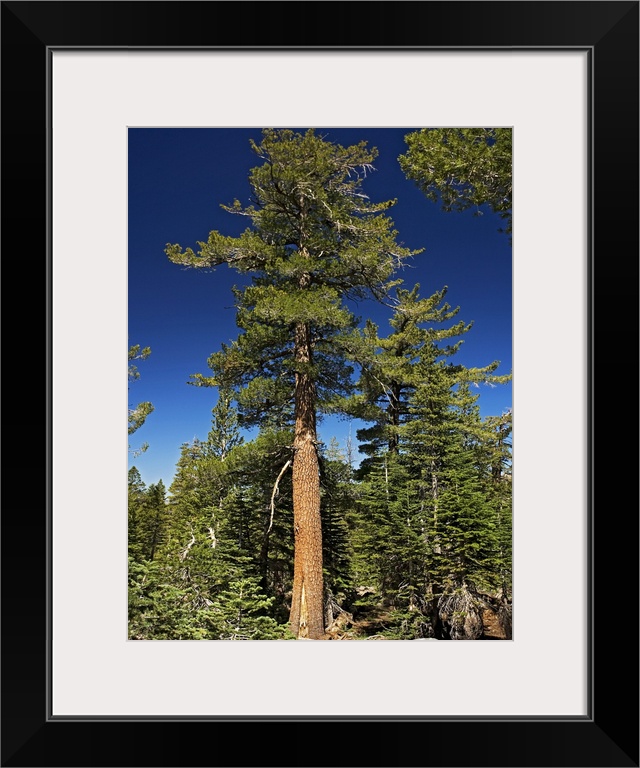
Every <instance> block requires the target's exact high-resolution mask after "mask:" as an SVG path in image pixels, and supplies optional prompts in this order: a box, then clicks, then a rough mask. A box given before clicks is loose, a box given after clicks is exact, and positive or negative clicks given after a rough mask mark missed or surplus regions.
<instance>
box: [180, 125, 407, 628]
mask: <svg viewBox="0 0 640 768" xmlns="http://www.w3.org/2000/svg"><path fill="white" fill-rule="evenodd" d="M251 147H252V149H253V151H254V152H255V153H256V155H257V157H258V158H259V160H260V161H261V165H259V166H257V167H255V168H254V169H253V170H252V171H251V174H250V176H249V182H250V185H251V188H252V203H251V204H250V205H249V206H247V207H243V205H242V204H241V203H240V201H238V200H236V201H235V202H234V203H233V204H232V205H230V206H223V207H224V208H225V209H226V210H228V211H229V212H231V213H234V214H237V215H241V216H245V217H247V218H248V219H249V221H250V222H251V227H250V228H248V229H247V230H245V232H244V233H243V234H242V235H240V236H239V237H226V236H224V235H222V234H220V233H219V232H211V233H210V235H209V238H208V240H207V242H206V243H205V242H200V243H199V244H198V245H199V248H200V250H199V251H198V252H197V253H195V252H194V251H193V250H192V249H190V248H187V249H186V250H185V251H183V250H182V248H181V247H180V246H178V245H171V244H169V245H167V248H166V253H167V255H168V257H169V259H170V260H171V261H173V262H175V263H177V264H181V265H184V266H187V267H196V268H197V267H200V268H203V267H204V268H212V267H216V266H218V265H221V264H228V265H229V266H231V267H234V268H235V269H237V270H238V271H239V272H240V273H243V274H246V275H249V276H251V279H252V284H251V285H249V286H247V287H245V288H243V289H236V290H235V297H236V304H237V323H238V326H239V327H240V328H241V330H242V333H241V335H240V336H239V337H238V339H237V340H236V341H234V342H233V343H231V344H230V345H223V347H222V350H221V351H220V352H217V353H214V354H213V355H211V357H210V358H209V367H210V368H211V370H212V371H213V377H210V378H207V377H204V376H202V375H199V376H198V375H197V376H196V377H194V380H195V382H196V383H200V384H203V385H214V386H220V387H223V388H228V389H233V390H234V391H235V393H236V398H237V401H238V403H239V406H240V411H241V415H242V418H243V423H244V424H252V423H253V424H256V423H257V424H260V423H261V421H263V418H264V417H265V416H266V415H267V414H269V415H270V416H271V418H273V417H274V414H275V415H276V417H278V416H279V415H280V414H283V415H284V416H285V418H286V417H287V416H288V414H290V412H291V407H293V426H294V439H293V456H292V495H293V515H294V540H295V562H294V581H293V594H292V599H291V611H290V625H291V630H292V632H293V634H294V635H295V636H296V637H301V638H303V637H307V638H310V639H320V638H323V636H324V621H323V614H324V611H323V564H322V523H321V514H320V508H321V492H320V469H319V457H318V436H317V426H316V425H317V419H318V415H319V413H321V412H322V410H323V409H325V408H329V407H330V406H331V403H332V402H333V403H335V399H336V396H339V395H344V394H347V393H348V392H349V390H350V381H351V375H352V367H351V365H350V358H351V355H352V354H353V343H352V340H353V337H354V331H355V327H356V325H357V318H355V317H354V316H353V315H352V313H351V312H350V310H349V309H348V307H347V305H346V303H345V300H347V299H363V298H366V297H374V298H383V297H384V296H386V295H387V293H388V291H389V289H390V287H391V286H392V285H393V284H394V282H393V280H392V277H393V274H394V272H395V270H396V268H397V267H398V266H400V265H401V264H402V262H403V261H404V260H405V259H406V258H407V257H408V256H410V255H411V253H412V252H411V251H409V250H407V249H405V248H403V247H401V246H400V245H399V244H398V243H397V242H396V235H397V233H396V232H395V230H394V229H393V228H392V222H391V220H390V219H389V218H388V217H387V216H386V215H384V213H383V212H384V211H386V210H387V209H388V208H390V207H391V206H392V205H393V204H394V201H385V202H382V203H372V202H371V201H370V200H369V199H368V198H367V196H366V195H365V194H364V193H363V192H362V191H361V187H362V183H363V181H364V178H365V177H366V175H367V173H369V172H370V171H371V170H372V162H373V160H374V159H375V157H376V154H377V153H376V151H375V150H374V149H368V148H367V147H366V142H361V143H360V144H357V145H354V146H351V147H346V148H345V147H342V146H340V145H338V144H334V143H331V142H328V141H325V140H324V139H323V138H322V137H320V136H318V135H317V134H316V132H315V131H314V130H312V129H310V130H308V131H307V132H306V133H304V134H301V133H295V132H293V131H291V130H273V129H265V130H264V131H263V136H262V142H261V143H260V144H256V143H255V142H251Z"/></svg>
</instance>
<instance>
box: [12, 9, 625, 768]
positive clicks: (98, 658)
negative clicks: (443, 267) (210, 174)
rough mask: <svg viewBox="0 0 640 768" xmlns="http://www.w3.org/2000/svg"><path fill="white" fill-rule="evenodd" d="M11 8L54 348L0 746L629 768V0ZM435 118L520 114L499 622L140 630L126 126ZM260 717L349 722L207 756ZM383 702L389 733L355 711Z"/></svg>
mask: <svg viewBox="0 0 640 768" xmlns="http://www.w3.org/2000/svg"><path fill="white" fill-rule="evenodd" d="M338 12H339V17H340V23H337V21H336V13H338ZM222 18H224V23H223V24H221V23H220V20H221V19H222ZM309 18H313V24H311V25H309V30H310V29H311V28H313V33H311V31H309V32H307V26H308V19H309ZM2 21H3V31H2V35H3V37H2V43H3V58H4V65H5V66H4V72H5V74H4V81H3V102H4V122H5V131H4V137H5V138H4V140H5V161H4V166H3V174H4V178H5V190H6V192H7V193H9V194H5V218H6V221H5V239H6V238H9V241H11V237H12V235H13V236H15V238H16V243H15V246H14V248H13V249H12V251H13V252H17V246H18V242H17V240H18V236H19V237H20V246H21V249H22V250H24V245H25V243H24V240H25V238H26V237H28V238H29V241H30V245H29V246H28V247H29V260H32V258H33V253H36V254H38V255H37V257H36V263H37V269H35V270H30V272H29V274H30V277H32V278H35V279H36V280H39V282H38V287H39V289H40V290H41V291H42V293H41V294H40V296H41V297H42V298H44V305H45V317H44V318H43V320H44V328H45V329H46V334H45V336H46V349H45V350H43V358H44V359H45V360H46V363H47V364H46V385H47V386H46V403H47V408H46V419H45V422H46V429H45V440H44V447H45V449H46V450H45V453H46V456H45V457H43V461H42V462H40V463H39V466H40V467H44V468H45V469H46V472H45V478H44V479H45V483H44V487H43V491H44V492H43V494H42V496H41V497H40V498H41V500H42V503H41V506H40V508H38V505H33V504H30V505H29V506H30V509H31V510H32V511H31V512H30V518H29V525H28V530H29V537H28V538H29V539H30V540H32V539H33V544H35V545H36V546H37V552H38V556H37V557H31V558H29V559H28V565H27V564H26V563H25V553H24V549H23V548H22V547H21V546H19V542H21V541H24V540H25V530H24V516H23V515H20V516H18V515H13V514H11V513H10V512H8V511H7V505H5V513H4V519H3V526H4V537H3V538H4V543H3V555H4V563H5V591H4V593H3V617H4V652H5V656H4V668H3V684H4V692H5V702H6V705H5V707H4V710H5V711H4V720H5V722H4V729H3V739H2V741H3V743H2V761H3V765H7V766H22V765H24V766H32V765H42V766H47V765H60V764H64V765H67V766H75V765H131V764H136V765H199V764H208V763H209V762H216V763H217V762H220V759H222V760H224V762H225V764H237V765H265V764H274V765H300V764H302V765H304V764H306V763H309V764H321V765H335V764H340V763H348V764H362V765H378V764H381V762H380V761H381V760H384V762H385V764H388V762H389V760H392V761H393V762H392V763H391V764H397V765H408V764H419V765H446V764H453V765H460V766H481V765H492V766H502V765H504V766H517V765H522V766H527V765H538V766H550V767H551V766H592V765H593V766H637V765H638V707H637V702H638V696H637V693H638V690H637V680H638V675H637V661H638V653H637V650H638V648H637V633H636V628H637V610H636V609H637V581H638V580H637V514H636V510H637V503H635V504H631V506H630V503H629V498H630V496H629V483H628V478H629V477H635V476H636V472H637V467H636V466H635V462H634V466H633V468H632V467H630V466H628V458H627V457H628V456H629V451H628V449H626V448H623V445H624V443H623V442H622V441H621V440H620V433H621V430H620V426H619V425H620V424H621V423H628V421H629V410H628V409H629V397H628V395H627V390H628V386H629V378H630V377H629V375H628V373H626V371H627V369H628V366H629V350H630V349H631V350H632V354H634V355H635V350H637V343H636V344H635V346H633V344H630V340H629V333H630V329H631V328H637V322H636V320H637V287H638V280H637V277H638V275H637V253H638V233H637V211H638V185H637V168H638V163H637V151H638V3H637V2H606V3H600V2H572V3H564V2H543V3H529V2H500V3H497V2H496V3H492V2H411V3H408V2H407V3H404V2H400V3H398V2H396V3H386V2H375V3H371V4H368V5H364V4H359V3H342V4H340V5H339V6H337V5H336V4H330V3H321V2H317V3H311V4H310V3H307V4H304V6H303V5H302V4H293V3H288V4H287V3H271V2H254V3H238V2H236V3H234V2H222V3H197V2H182V3H173V2H162V3H154V2H144V3H142V2H140V3H110V2H104V3H103V2H77V3H62V2H49V3H31V2H3V3H2ZM292 39H295V40H296V42H295V43H294V44H292V43H291V40H292ZM318 39H321V40H322V41H323V42H322V44H321V45H318V44H317V43H316V42H314V41H315V40H318ZM264 40H268V41H269V44H268V45H263V44H262V43H263V41H264ZM434 124H437V125H454V126H463V125H482V126H487V125H492V126H493V125H507V126H510V127H512V128H513V135H514V164H513V167H514V186H515V205H514V249H513V269H514V279H513V291H514V294H513V332H514V416H515V427H514V494H515V495H514V551H515V555H514V606H515V616H514V637H513V640H511V641H507V642H504V643H494V644H493V645H487V644H486V643H485V644H483V643H439V644H435V643H434V644H430V645H428V644H424V645H423V644H420V643H417V644H413V645H412V644H410V643H404V644H401V645H398V644H397V643H387V644H385V643H364V644H363V643H355V644H354V643H352V644H347V645H346V646H345V645H344V644H342V645H337V644H335V643H333V644H331V643H324V644H323V643H269V642H265V643H208V642H191V641H186V642H179V643H174V642H168V643H162V642H160V643H155V642H154V643H144V642H143V643H133V642H131V641H130V640H128V638H127V635H126V627H125V626H124V625H125V624H126V600H127V595H126V577H125V578H124V579H123V573H125V572H126V515H125V512H124V509H125V507H126V501H125V498H126V488H125V484H124V481H123V477H124V474H125V473H126V469H125V468H124V466H123V464H124V461H125V460H124V458H123V457H124V455H126V453H127V450H126V446H123V429H122V428H121V425H122V422H121V418H122V413H123V412H124V408H125V406H124V400H125V399H127V392H126V385H125V384H124V381H123V378H124V377H123V365H122V359H123V350H124V347H125V346H126V345H127V335H128V334H127V300H128V297H127V269H128V265H127V249H128V243H127V194H128V189H127V152H128V144H127V141H128V132H129V131H130V130H131V129H132V128H145V129H153V128H183V127H211V128H215V127H226V128H235V127H238V126H249V127H256V126H258V127H269V126H275V125H283V126H299V125H304V126H322V125H339V126H347V127H361V126H368V127H372V128H375V127H400V126H406V125H409V126H425V125H434ZM25 179H28V180H29V182H30V183H29V189H31V190H34V191H35V192H36V194H37V195H38V196H39V200H40V201H41V205H40V208H39V209H36V210H35V211H34V207H33V206H29V208H28V209H27V208H25V203H24V196H23V194H20V195H16V194H15V190H18V189H22V188H23V187H22V186H21V185H23V184H24V180H25ZM154 180H155V183H157V184H158V185H174V186H178V187H179V185H180V184H181V179H180V178H179V177H177V178H176V177H175V175H173V174H171V173H169V172H168V169H165V168H156V169H155V170H154ZM45 201H46V205H45ZM218 202H220V201H217V200H214V201H212V203H211V206H212V208H213V207H215V206H216V205H217V204H218ZM150 215H154V212H153V211H151V212H150ZM7 224H8V225H9V226H7ZM25 233H28V234H25ZM196 236H199V233H198V234H197V235H196ZM193 239H194V240H195V237H194V238H193ZM11 244H12V245H14V244H13V242H12V243H11ZM427 245H428V243H427ZM7 252H9V253H11V251H8V249H6V248H5V253H7ZM624 254H626V256H623V255H624ZM629 254H631V255H630V256H629ZM631 310H633V317H631V316H629V315H630V312H631ZM596 318H598V319H599V323H598V325H597V326H596V323H595V320H596ZM607 321H608V322H609V323H610V328H607V330H608V331H609V332H608V333H606V334H605V332H604V328H605V322H607ZM596 328H597V329H598V330H599V331H600V332H599V333H597V334H596ZM634 340H635V341H636V342H637V338H635V339H632V340H631V341H632V342H633V341H634ZM613 361H615V363H614V365H615V369H614V365H611V364H609V365H607V364H606V363H611V362H613ZM188 373H190V372H188ZM621 374H622V375H621ZM623 382H624V384H622V383H623ZM621 384H622V386H620V385H621ZM634 384H635V382H634ZM614 387H615V390H614ZM635 391H636V388H635V387H634V392H633V393H632V398H631V402H632V403H635V402H636V401H637V397H636V395H635ZM38 394H39V395H40V396H41V393H38ZM596 395H599V397H598V402H600V410H599V412H598V414H596V412H595V402H596ZM603 396H607V399H606V400H603ZM614 397H615V400H614ZM621 400H622V402H620V401H621ZM614 403H616V404H617V405H618V407H617V410H618V413H617V414H616V415H615V416H614V415H613V414H612V413H611V411H612V408H613V406H614ZM603 404H606V406H607V413H606V415H605V414H604V411H603ZM634 415H635V414H634ZM29 464H30V467H31V470H33V466H34V465H35V464H36V462H29ZM25 479H26V480H28V482H29V484H30V483H31V482H32V479H33V478H32V477H31V476H29V475H27V477H26V478H25ZM596 480H597V481H598V482H596ZM27 487H29V485H27ZM634 487H635V484H634ZM631 498H633V497H631ZM636 502H637V499H636ZM123 563H124V566H123ZM16 574H20V577H19V579H17V578H16ZM13 585H19V586H18V588H14V586H13ZM336 649H337V650H336ZM349 649H351V650H349ZM492 649H493V650H492ZM623 689H624V690H625V691H626V694H625V695H624V696H622V695H621V693H620V691H621V690H623ZM629 689H631V691H630V692H631V695H630V696H629V695H628V693H629ZM255 722H264V723H266V724H267V727H268V728H272V729H273V728H274V726H277V729H276V730H275V731H273V730H272V731H268V732H267V733H271V734H273V735H275V734H276V733H278V729H279V728H280V727H281V726H284V727H287V736H286V738H287V739H290V738H291V729H292V728H296V729H299V728H300V726H302V725H304V726H306V725H307V724H310V723H317V725H318V727H319V728H320V727H322V726H323V724H324V728H326V729H330V731H329V733H333V732H334V729H337V731H335V733H336V734H339V733H340V731H341V729H344V736H343V737H342V739H343V740H344V745H341V744H340V741H341V740H342V739H340V737H339V738H338V740H336V742H335V745H334V746H335V749H334V747H333V746H331V743H332V741H333V739H332V738H328V739H327V740H326V741H325V739H324V737H323V745H324V746H322V747H318V748H317V749H314V750H313V753H312V756H311V757H309V751H308V745H307V746H306V747H305V742H306V740H308V736H307V735H306V734H307V733H308V732H305V737H304V739H303V740H302V741H301V743H300V745H299V747H298V749H294V750H291V749H289V753H288V754H287V747H285V746H283V745H282V744H278V743H277V740H276V739H273V740H272V741H269V742H268V743H267V744H265V742H264V739H263V738H262V736H261V737H260V738H256V739H251V738H246V737H244V736H243V737H242V738H241V740H240V741H237V740H236V739H233V741H234V743H235V746H234V750H236V751H235V752H233V753H232V754H233V757H232V758H231V761H230V759H229V758H228V757H227V756H226V755H227V754H228V752H224V754H225V757H224V758H220V759H218V757H214V758H212V757H211V754H208V755H207V757H205V758H204V760H205V761H206V763H203V762H202V760H203V758H200V757H199V754H200V752H201V751H202V739H204V740H205V741H206V742H207V743H209V744H218V745H219V744H221V743H223V742H224V741H225V740H226V739H228V737H229V733H230V731H229V726H230V725H231V724H237V726H238V727H241V728H242V727H250V725H251V724H252V723H255ZM378 722H384V723H385V727H388V726H393V727H392V729H391V731H390V733H391V734H393V736H392V742H393V747H392V749H391V752H390V753H389V755H390V757H389V756H387V753H386V752H385V753H383V754H384V757H381V756H380V755H381V752H380V743H379V739H376V738H373V737H372V738H368V737H367V733H368V731H367V730H366V729H363V730H362V731H361V732H360V733H359V732H358V730H356V731H354V724H356V723H357V724H358V727H360V726H361V725H366V724H367V723H369V724H371V725H374V726H375V724H376V723H378ZM205 723H207V733H206V734H205V733H204V732H203V731H202V729H203V728H204V724H205ZM168 725H170V726H171V729H175V728H177V727H178V726H179V733H178V732H176V733H175V736H174V734H172V736H174V737H173V738H170V739H168V738H167V735H168V732H167V730H166V729H167V726H168ZM212 725H214V727H217V728H218V729H219V730H218V731H215V732H212V731H211V730H210V728H211V726H212ZM134 726H135V731H134V732H132V733H131V734H127V730H128V729H131V728H133V727H134ZM198 729H200V730H198ZM347 729H350V730H349V735H348V736H347ZM418 729H420V730H418ZM71 731H73V732H71ZM231 732H233V730H232V731H231ZM323 733H327V732H326V731H323ZM354 734H355V736H356V738H354ZM125 735H129V736H130V737H129V738H128V739H127V740H126V742H125V741H124V740H122V741H121V738H122V737H123V736H125ZM283 735H284V733H283ZM87 736H88V738H86V737H87ZM105 737H106V738H105ZM294 738H295V737H294ZM298 740H300V737H299V736H298ZM87 744H89V745H95V746H94V747H91V746H88V747H87V746H84V745H87ZM125 744H126V746H125ZM325 748H326V751H325ZM345 749H346V750H347V752H346V753H344V752H343V750H345ZM354 750H355V751H354ZM352 752H353V753H352ZM205 754H206V753H205ZM216 754H218V753H216ZM220 754H222V753H220ZM316 755H317V756H316ZM416 755H417V759H418V761H419V762H418V763H416V762H415V761H416Z"/></svg>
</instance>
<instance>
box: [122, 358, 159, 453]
mask: <svg viewBox="0 0 640 768" xmlns="http://www.w3.org/2000/svg"><path fill="white" fill-rule="evenodd" d="M150 354H151V347H145V348H144V349H140V345H139V344H135V345H134V346H131V347H129V353H128V359H129V365H128V369H127V377H128V379H129V382H130V383H131V382H132V381H136V380H137V379H139V378H140V372H139V371H138V367H137V366H136V365H135V364H134V361H135V360H146V359H147V358H148V357H149V355H150ZM153 410H154V407H153V404H152V403H150V402H148V401H145V402H143V403H138V404H137V405H136V406H134V407H133V408H129V409H128V420H129V424H128V432H129V434H130V435H132V434H133V433H134V432H137V431H138V430H139V429H140V427H142V425H143V424H144V423H145V421H146V420H147V416H149V414H150V413H153ZM148 447H149V446H148V444H147V443H143V444H142V445H141V446H140V448H138V449H137V450H135V451H132V453H133V455H134V456H139V455H140V454H141V453H144V452H145V451H146V450H147V448H148Z"/></svg>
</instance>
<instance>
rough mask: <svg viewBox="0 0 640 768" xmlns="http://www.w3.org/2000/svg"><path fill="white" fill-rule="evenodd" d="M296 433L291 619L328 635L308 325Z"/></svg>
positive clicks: (313, 633) (302, 634)
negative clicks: (325, 616)
mask: <svg viewBox="0 0 640 768" xmlns="http://www.w3.org/2000/svg"><path fill="white" fill-rule="evenodd" d="M296 360H297V361H298V362H299V363H301V370H299V371H298V373H297V374H296V386H295V436H294V443H293V449H294V458H293V468H292V486H293V525H294V536H295V554H294V567H293V594H292V598H291V612H290V615H289V622H290V627H291V631H292V632H293V633H294V634H295V635H296V637H299V638H308V639H310V640H321V639H323V638H324V599H323V579H322V527H321V518H320V467H319V462H318V450H317V433H316V388H315V383H314V381H313V379H312V377H311V376H310V374H309V372H308V370H305V366H308V365H310V363H311V338H310V331H309V326H308V325H305V324H300V325H299V326H298V327H297V328H296Z"/></svg>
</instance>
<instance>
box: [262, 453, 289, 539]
mask: <svg viewBox="0 0 640 768" xmlns="http://www.w3.org/2000/svg"><path fill="white" fill-rule="evenodd" d="M290 466H291V459H288V461H287V463H286V464H285V465H284V467H282V469H281V470H280V474H279V475H278V477H277V478H276V482H275V484H274V486H273V491H272V492H271V518H270V519H269V527H268V528H267V533H270V532H271V527H272V526H273V516H274V514H275V511H276V507H275V498H276V495H277V494H278V493H279V490H278V486H279V485H280V480H281V479H282V475H284V473H285V472H286V471H287V469H288V468H289V467H290Z"/></svg>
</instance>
